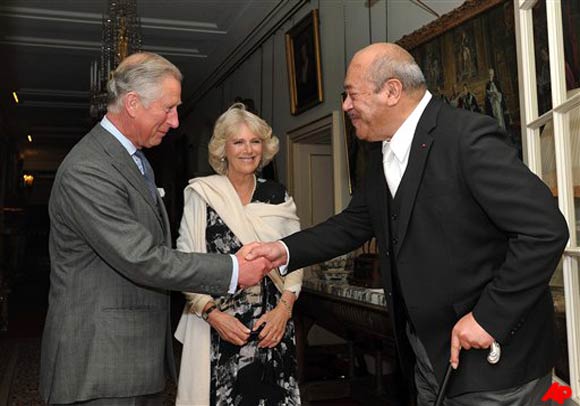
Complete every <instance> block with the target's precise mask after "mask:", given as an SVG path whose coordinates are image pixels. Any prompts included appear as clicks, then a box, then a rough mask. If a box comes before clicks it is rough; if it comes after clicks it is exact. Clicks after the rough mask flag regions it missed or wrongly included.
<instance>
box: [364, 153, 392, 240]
mask: <svg viewBox="0 0 580 406" xmlns="http://www.w3.org/2000/svg"><path fill="white" fill-rule="evenodd" d="M371 148H372V149H371V152H370V153H371V154H372V158H371V159H369V161H370V162H374V163H375V165H376V166H375V167H374V168H372V173H373V174H374V175H375V177H376V179H375V180H374V181H373V182H371V184H372V185H377V186H376V187H374V188H373V190H374V192H375V199H372V201H374V202H376V204H377V207H379V210H378V213H380V216H381V217H380V218H381V223H380V224H383V227H384V230H385V236H386V239H385V241H386V242H387V244H388V243H389V228H390V226H391V225H390V221H389V216H388V214H389V213H388V204H389V198H390V196H389V194H390V191H389V187H388V185H387V180H386V178H385V171H384V169H383V153H382V143H381V142H376V143H374V144H373V145H372V147H371Z"/></svg>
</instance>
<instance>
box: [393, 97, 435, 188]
mask: <svg viewBox="0 0 580 406" xmlns="http://www.w3.org/2000/svg"><path fill="white" fill-rule="evenodd" d="M431 97H433V96H432V95H431V93H430V92H429V91H428V90H427V91H426V92H425V94H424V95H423V98H422V99H421V101H420V102H419V104H417V107H415V109H414V110H413V112H412V113H411V114H410V115H409V117H407V119H406V120H405V121H404V122H403V124H402V125H401V126H400V127H399V129H398V130H397V131H396V132H395V134H393V136H392V137H391V139H390V140H388V141H383V170H384V171H385V179H386V180H387V184H388V186H389V190H390V191H391V196H393V197H395V194H396V193H397V190H398V188H399V184H400V183H401V179H402V178H403V175H404V174H405V170H406V169H407V164H408V163H409V153H410V152H411V144H412V143H413V137H414V136H415V131H416V130H417V124H419V120H420V119H421V116H422V115H423V112H424V111H425V108H426V107H427V104H428V103H429V101H430V100H431Z"/></svg>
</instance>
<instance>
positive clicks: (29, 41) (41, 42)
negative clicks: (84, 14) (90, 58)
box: [0, 35, 101, 51]
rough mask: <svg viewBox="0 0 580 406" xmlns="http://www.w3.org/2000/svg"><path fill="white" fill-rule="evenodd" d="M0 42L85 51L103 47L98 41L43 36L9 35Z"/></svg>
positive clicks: (18, 45)
mask: <svg viewBox="0 0 580 406" xmlns="http://www.w3.org/2000/svg"><path fill="white" fill-rule="evenodd" d="M0 44H5V45H14V46H17V47H21V46H29V47H41V48H57V49H76V50H85V51H98V50H100V49H101V43H100V42H96V41H77V40H71V39H56V38H41V37H22V36H12V35H8V36H5V37H4V40H0Z"/></svg>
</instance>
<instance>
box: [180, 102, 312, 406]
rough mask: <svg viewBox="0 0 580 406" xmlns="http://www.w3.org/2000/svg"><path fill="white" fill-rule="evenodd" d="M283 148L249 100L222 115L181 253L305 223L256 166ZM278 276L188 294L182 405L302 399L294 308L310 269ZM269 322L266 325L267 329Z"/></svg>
mask: <svg viewBox="0 0 580 406" xmlns="http://www.w3.org/2000/svg"><path fill="white" fill-rule="evenodd" d="M277 152H278V139H277V138H276V137H275V136H273V135H272V129H271V127H270V126H269V125H268V124H267V123H266V122H265V121H264V120H262V119H261V118H259V117H258V116H256V115H255V114H253V113H251V112H249V111H247V110H246V109H245V107H244V105H243V104H240V103H236V104H234V105H233V106H231V107H230V108H229V109H228V110H227V111H226V112H225V113H224V114H222V115H221V116H220V118H219V119H218V120H217V122H216V125H215V127H214V133H213V136H212V138H211V140H210V143H209V162H210V164H211V165H212V167H213V168H214V170H215V171H216V172H217V173H218V174H217V175H213V176H207V177H203V178H196V179H192V180H190V184H189V185H188V186H187V187H186V189H185V204H184V213H183V218H182V221H181V226H180V230H179V234H180V235H179V239H178V241H177V247H178V249H180V250H182V251H189V252H190V251H196V252H200V251H201V252H215V253H220V254H223V253H230V254H233V253H235V252H236V251H237V250H238V249H239V248H241V246H242V245H243V244H245V243H249V242H251V241H256V240H261V241H273V240H277V239H279V238H280V237H283V236H285V235H288V234H291V233H292V232H295V231H297V230H298V229H299V223H298V217H297V216H296V206H295V205H294V202H293V200H292V198H290V197H289V196H288V194H287V193H286V190H285V188H284V187H283V186H282V185H280V184H278V183H276V182H273V181H268V180H263V179H258V178H257V177H256V175H255V174H256V172H257V171H258V170H259V169H260V168H262V167H263V166H264V165H266V164H267V163H268V162H269V161H270V160H271V159H272V158H273V157H274V155H275V154H276V153H277ZM295 273H296V272H293V273H291V274H290V275H288V276H286V277H282V276H280V274H279V273H278V271H277V270H273V271H272V272H270V274H269V275H268V277H265V278H264V279H263V280H262V282H260V283H259V284H257V285H255V286H252V287H249V288H246V289H243V290H238V291H236V293H234V294H232V295H226V296H221V297H211V296H208V295H201V294H193V293H186V297H187V301H188V303H187V305H186V308H185V310H184V313H183V315H182V318H181V320H180V323H179V326H178V329H177V332H176V337H177V338H178V339H179V340H180V341H181V342H182V343H183V344H184V346H183V352H182V359H181V369H180V376H179V385H178V394H177V402H176V404H177V405H209V404H211V405H219V406H229V405H236V406H246V405H247V406H254V405H268V406H270V405H272V406H275V405H289V406H290V405H299V404H300V393H299V390H298V382H297V381H296V354H295V336H294V325H293V323H292V320H291V317H292V308H293V305H294V302H295V301H296V298H297V296H298V294H299V292H300V288H301V285H302V272H301V271H300V272H298V273H297V275H296V276H294V274H295ZM260 327H261V330H259V328H260Z"/></svg>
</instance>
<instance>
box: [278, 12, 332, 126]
mask: <svg viewBox="0 0 580 406" xmlns="http://www.w3.org/2000/svg"><path fill="white" fill-rule="evenodd" d="M286 62H287V64H288V84H289V86H290V112H291V113H292V114H294V115H297V114H300V113H302V112H303V111H305V110H307V109H309V108H311V107H312V106H315V105H317V104H319V103H322V101H323V100H324V98H323V92H322V69H321V64H320V37H319V29H318V10H317V9H314V10H312V11H311V12H310V13H309V14H308V15H307V16H306V17H304V18H303V19H302V20H300V21H299V22H298V24H296V25H295V26H294V27H292V28H291V29H290V30H289V31H288V32H287V33H286Z"/></svg>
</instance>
